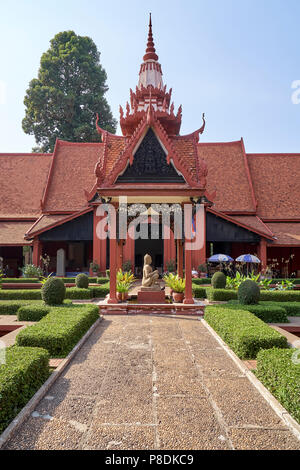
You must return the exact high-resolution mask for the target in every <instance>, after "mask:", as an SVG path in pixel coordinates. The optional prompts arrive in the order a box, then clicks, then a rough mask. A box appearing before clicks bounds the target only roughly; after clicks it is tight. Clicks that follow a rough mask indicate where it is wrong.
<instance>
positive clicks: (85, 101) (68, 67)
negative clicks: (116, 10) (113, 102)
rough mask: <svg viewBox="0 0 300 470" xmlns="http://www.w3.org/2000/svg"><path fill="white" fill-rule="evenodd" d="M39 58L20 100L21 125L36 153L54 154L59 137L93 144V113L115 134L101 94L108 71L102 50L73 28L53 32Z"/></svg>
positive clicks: (107, 108) (103, 93) (97, 139)
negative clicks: (35, 73)
mask: <svg viewBox="0 0 300 470" xmlns="http://www.w3.org/2000/svg"><path fill="white" fill-rule="evenodd" d="M50 44H51V46H50V49H49V50H48V51H47V52H45V53H44V54H43V55H42V57H41V63H40V68H39V72H38V78H34V79H33V80H31V82H30V84H29V88H28V90H27V92H26V96H25V99H24V104H25V118H24V119H23V121H22V127H23V130H24V132H25V133H26V134H33V135H34V136H35V140H36V142H37V144H38V148H35V149H34V151H41V152H52V151H53V149H54V145H55V141H56V139H57V138H60V139H62V140H67V141H72V142H97V141H99V135H98V134H97V132H96V129H95V116H96V113H99V116H100V125H101V127H103V128H104V129H106V130H108V131H110V132H115V130H116V124H117V123H116V120H115V119H114V118H113V116H112V113H111V110H110V107H109V105H108V102H107V100H106V98H105V97H104V95H105V93H106V92H107V90H108V87H107V84H106V80H107V75H106V72H105V70H104V69H103V67H102V65H101V64H100V53H99V51H98V50H97V47H96V45H95V43H94V42H93V41H92V39H91V38H89V37H83V36H78V35H76V34H75V33H74V31H64V32H61V33H59V34H57V35H56V36H55V37H54V38H53V39H52V40H51V42H50Z"/></svg>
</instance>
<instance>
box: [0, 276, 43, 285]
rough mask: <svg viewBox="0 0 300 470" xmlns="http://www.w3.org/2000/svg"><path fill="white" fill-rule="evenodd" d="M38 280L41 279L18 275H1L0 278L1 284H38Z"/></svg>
mask: <svg viewBox="0 0 300 470" xmlns="http://www.w3.org/2000/svg"><path fill="white" fill-rule="evenodd" d="M39 282H41V281H40V280H39V279H38V278H32V277H18V278H12V277H3V278H2V283H3V284H38V283H39Z"/></svg>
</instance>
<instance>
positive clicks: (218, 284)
mask: <svg viewBox="0 0 300 470" xmlns="http://www.w3.org/2000/svg"><path fill="white" fill-rule="evenodd" d="M211 285H212V287H213V289H225V287H226V276H225V274H224V273H221V272H218V273H215V274H214V275H213V277H212V279H211Z"/></svg>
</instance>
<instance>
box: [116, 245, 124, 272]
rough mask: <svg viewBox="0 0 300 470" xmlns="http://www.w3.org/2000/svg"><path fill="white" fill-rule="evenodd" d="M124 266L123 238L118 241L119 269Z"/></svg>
mask: <svg viewBox="0 0 300 470" xmlns="http://www.w3.org/2000/svg"><path fill="white" fill-rule="evenodd" d="M122 266H123V240H119V241H118V242H117V271H119V270H120V269H122Z"/></svg>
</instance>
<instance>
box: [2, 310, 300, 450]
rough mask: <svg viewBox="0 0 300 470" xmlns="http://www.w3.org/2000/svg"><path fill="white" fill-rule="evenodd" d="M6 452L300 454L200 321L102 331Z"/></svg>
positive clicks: (148, 319) (140, 319) (107, 324)
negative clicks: (256, 451)
mask: <svg viewBox="0 0 300 470" xmlns="http://www.w3.org/2000/svg"><path fill="white" fill-rule="evenodd" d="M6 449H44V450H48V449H49V450H50V449H109V450H119V449H120V450H121V449H167V450H172V449H220V450H225V449H298V450H299V449H300V442H299V441H298V440H297V439H296V438H295V437H294V436H293V434H292V432H291V431H290V430H289V428H288V427H287V426H286V425H285V424H284V423H283V422H282V421H281V420H280V419H279V418H278V416H277V415H276V413H275V412H274V411H273V410H272V408H271V407H270V406H269V404H268V403H267V402H266V401H265V400H264V398H263V397H262V396H261V395H260V394H259V393H258V391H257V390H256V389H255V387H254V386H253V385H252V384H251V383H250V382H249V380H248V379H247V377H245V376H244V375H243V374H242V373H241V371H240V369H239V368H238V367H237V365H236V364H235V363H234V362H233V361H232V360H231V358H230V357H229V356H228V355H227V354H226V352H225V351H224V350H223V348H221V347H220V344H219V343H218V342H217V341H216V340H215V339H214V338H213V337H212V335H211V333H210V332H209V331H208V330H207V329H206V328H205V326H204V325H203V324H202V323H201V322H200V321H198V320H197V319H196V318H191V317H188V318H187V317H176V318H170V317H162V316H161V317H159V316H149V315H147V316H116V317H109V318H108V319H107V318H106V319H105V320H104V321H102V322H101V323H100V324H99V326H98V327H97V328H96V330H95V331H94V332H93V333H92V335H91V336H90V337H89V338H88V340H87V341H86V343H85V344H84V345H83V347H82V348H81V349H80V350H79V351H78V353H77V355H76V356H75V357H74V358H73V360H72V361H71V363H70V364H69V366H68V367H67V369H66V370H65V371H64V372H63V373H62V375H61V376H60V377H59V378H58V380H57V381H56V382H55V383H54V385H53V386H52V387H51V388H50V390H49V391H48V394H47V396H46V397H44V398H43V399H42V400H41V401H40V403H39V404H38V406H37V407H36V410H35V412H34V413H33V414H32V416H30V417H29V418H28V419H27V420H26V421H25V422H24V423H23V425H22V426H21V427H20V428H19V430H18V431H17V433H16V434H15V435H14V436H13V437H12V438H11V439H10V441H9V442H8V443H7V444H6Z"/></svg>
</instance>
